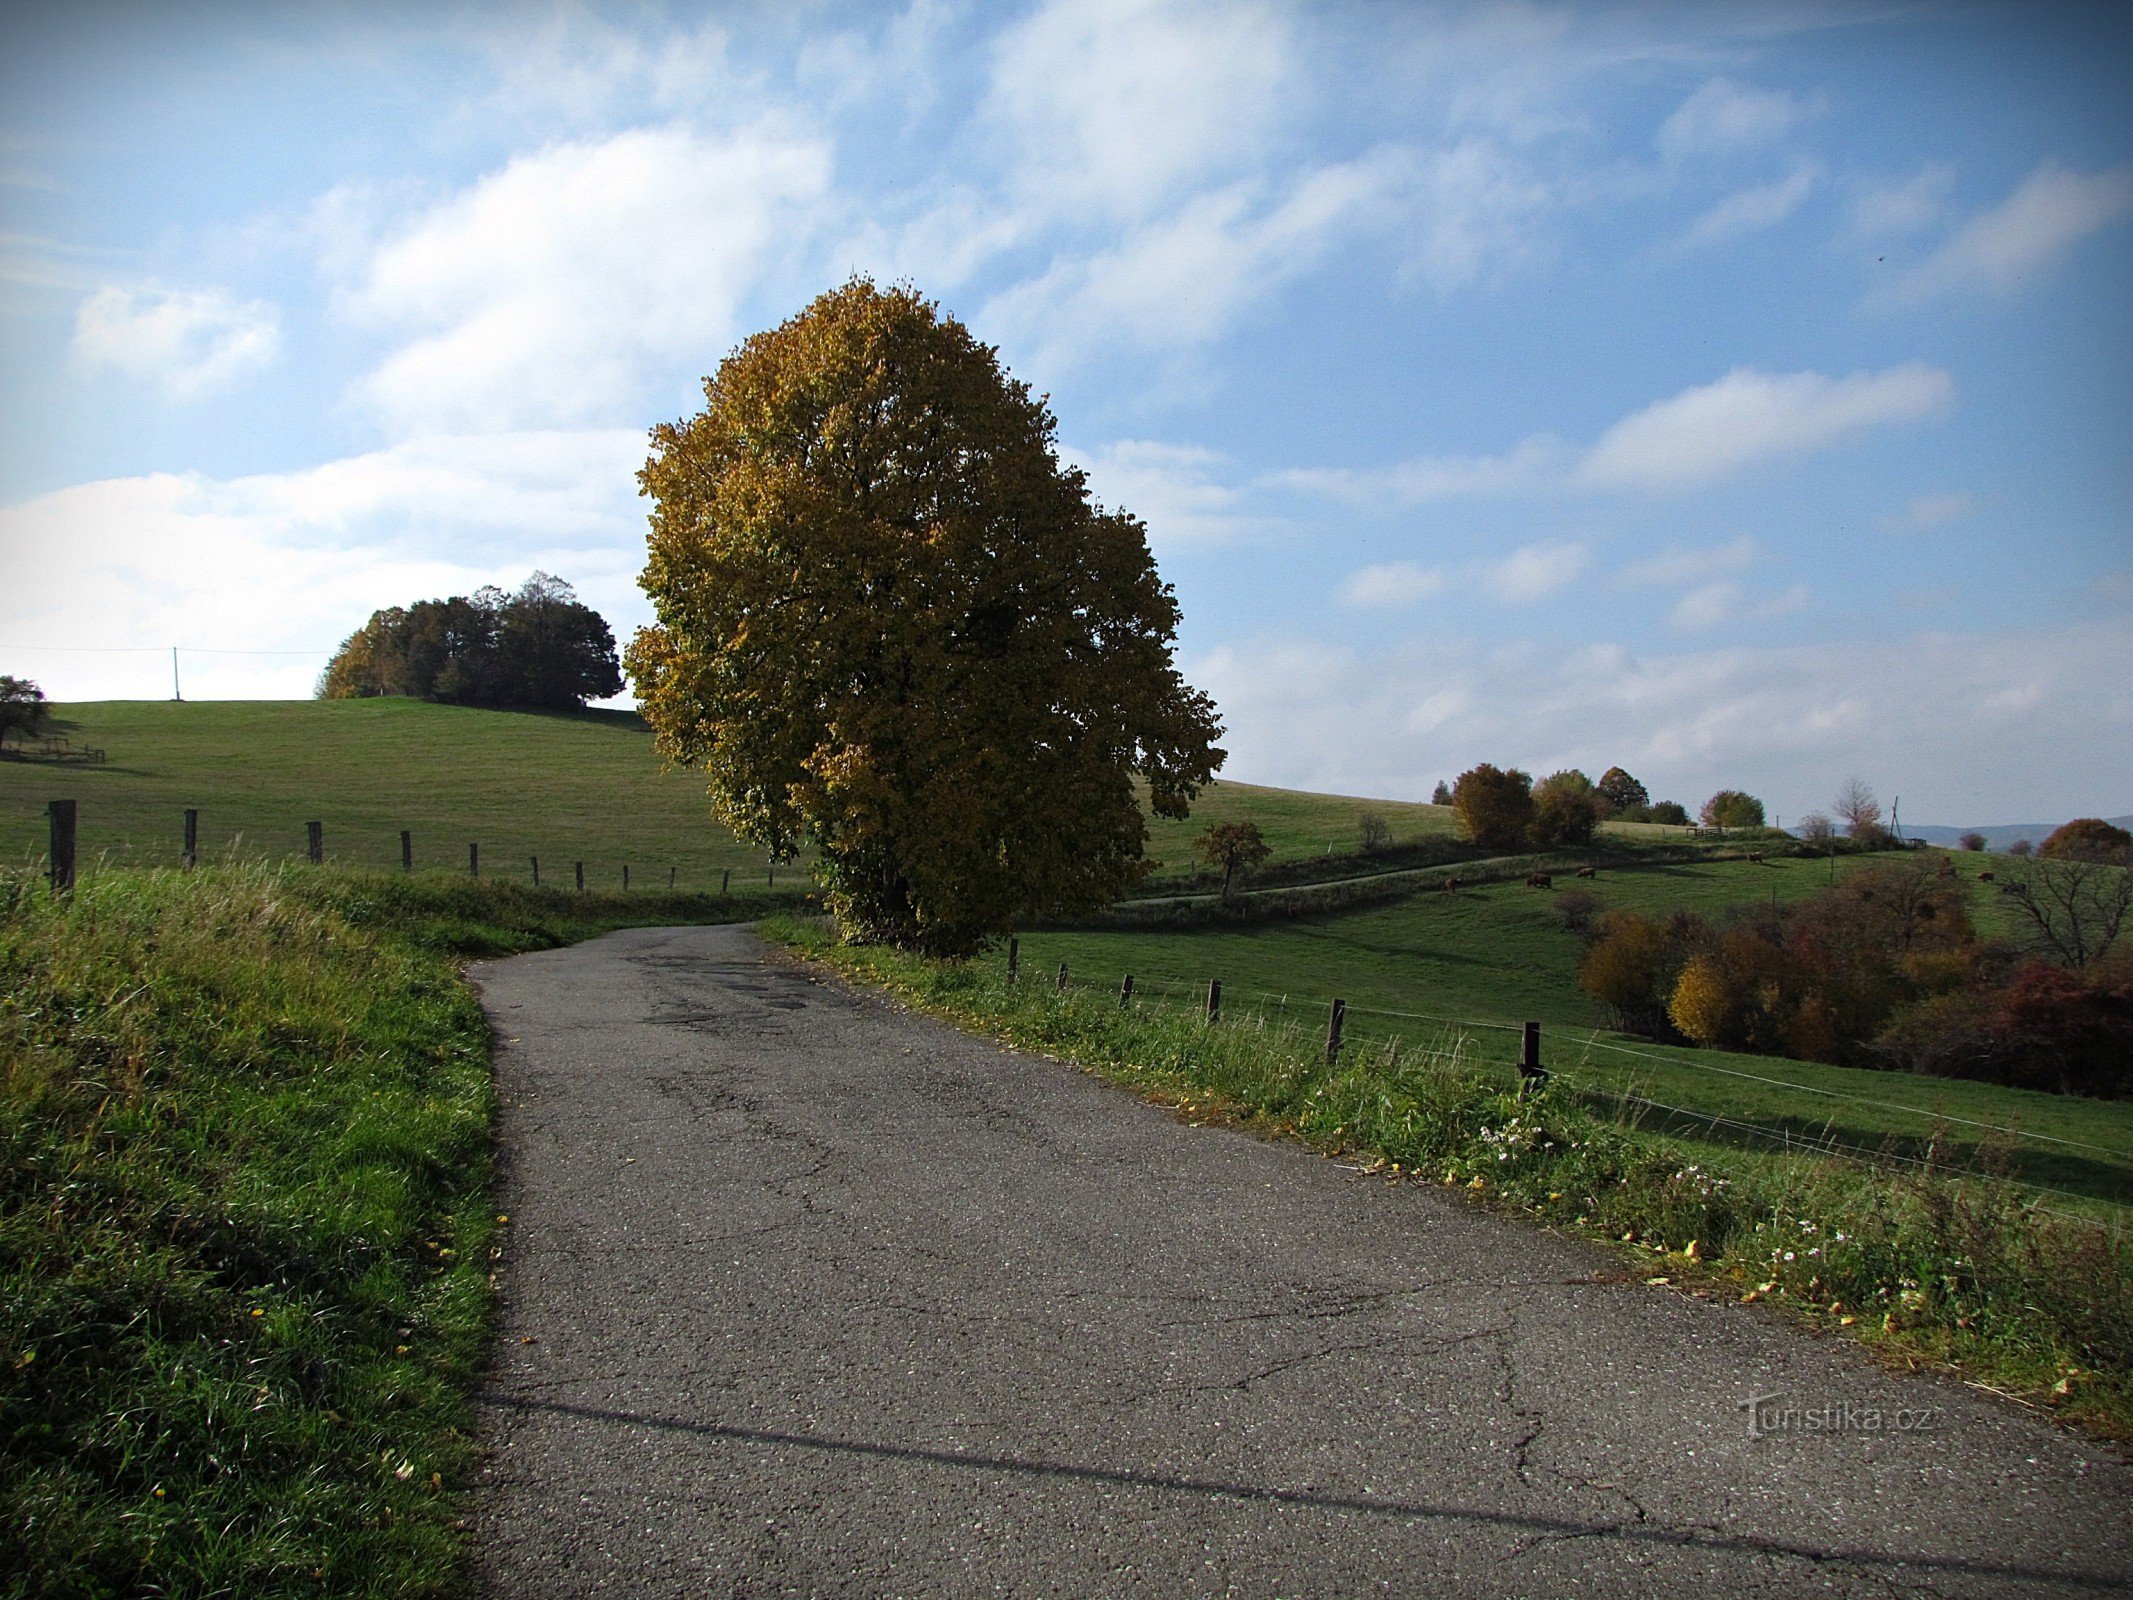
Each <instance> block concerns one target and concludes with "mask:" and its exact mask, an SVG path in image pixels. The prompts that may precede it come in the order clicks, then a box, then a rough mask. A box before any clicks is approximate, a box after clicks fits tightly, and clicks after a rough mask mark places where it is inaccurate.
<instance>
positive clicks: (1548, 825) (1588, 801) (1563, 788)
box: [1533, 767, 1601, 845]
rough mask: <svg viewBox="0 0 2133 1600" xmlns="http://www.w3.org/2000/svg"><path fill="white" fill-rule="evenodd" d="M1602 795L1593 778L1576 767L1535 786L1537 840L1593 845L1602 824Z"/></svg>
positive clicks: (1558, 843) (1534, 823)
mask: <svg viewBox="0 0 2133 1600" xmlns="http://www.w3.org/2000/svg"><path fill="white" fill-rule="evenodd" d="M1600 811H1601V798H1600V791H1599V790H1597V789H1595V788H1594V787H1593V784H1592V780H1591V779H1590V778H1588V777H1586V776H1585V774H1584V773H1582V772H1580V771H1578V769H1577V768H1575V767H1572V768H1571V769H1570V770H1569V771H1567V772H1551V773H1550V774H1549V775H1548V776H1547V777H1545V778H1543V779H1541V781H1540V782H1539V783H1536V784H1535V785H1534V786H1533V842H1534V843H1535V844H1538V845H1566V844H1590V843H1591V842H1592V835H1593V831H1594V830H1595V829H1596V828H1598V827H1599V825H1600Z"/></svg>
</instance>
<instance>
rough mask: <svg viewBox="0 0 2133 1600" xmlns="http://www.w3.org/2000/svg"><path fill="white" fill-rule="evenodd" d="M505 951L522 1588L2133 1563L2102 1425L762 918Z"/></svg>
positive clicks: (513, 1519) (2122, 1481) (504, 1534)
mask: <svg viewBox="0 0 2133 1600" xmlns="http://www.w3.org/2000/svg"><path fill="white" fill-rule="evenodd" d="M475 977H476V980H477V981H478V983H479V984H480V986H481V989H482V993H483V997H484V1000H485V1002H486V1003H487V1005H488V1007H489V1010H490V1014H491V1016H492V1017H493V1018H494V1020H495V1023H496V1026H497V1029H498V1031H499V1034H500V1036H501V1039H500V1043H499V1046H498V1056H497V1074H498V1087H499V1092H500V1095H501V1098H502V1101H503V1108H504V1109H503V1116H502V1126H501V1134H502V1140H503V1148H504V1152H505V1158H506V1167H505V1177H504V1194H505V1197H506V1198H505V1205H506V1209H507V1210H508V1211H509V1212H510V1213H511V1215H512V1219H513V1220H512V1224H511V1228H510V1230H509V1248H508V1253H507V1257H506V1263H505V1269H504V1273H503V1279H502V1282H503V1312H502V1330H501V1334H500V1339H499V1346H498V1348H499V1355H498V1359H497V1363H496V1369H495V1372H494V1374H493V1377H492V1379H491V1383H490V1387H489V1389H488V1392H487V1393H486V1395H485V1397H484V1401H483V1412H484V1425H485V1427H486V1429H487V1432H488V1436H489V1441H490V1444H491V1446H492V1447H493V1452H494V1454H493V1465H492V1469H491V1472H490V1474H489V1476H488V1478H487V1480H486V1482H485V1484H484V1486H483V1488H482V1489H481V1491H480V1492H479V1495H478V1497H477V1506H478V1514H477V1529H478V1533H479V1536H480V1538H481V1539H482V1541H483V1548H484V1552H485V1560H486V1563H487V1567H488V1572H489V1576H490V1578H491V1581H492V1584H493V1588H494V1592H495V1593H496V1594H497V1595H498V1596H502V1597H533V1596H549V1595H553V1596H559V1597H560V1596H570V1597H579V1596H586V1595H594V1594H616V1595H631V1596H666V1595H674V1596H683V1595H686V1596H690V1597H700V1596H728V1595H732V1596H741V1595H748V1596H768V1595H852V1596H861V1595H864V1596H877V1595H879V1596H887V1595H902V1596H936V1595H937V1596H957V1597H963V1596H973V1595H995V1594H997V1595H1060V1596H1067V1595H1089V1596H1123V1595H1146V1596H1164V1597H1169V1596H1184V1595H1230V1594H1235V1595H1249V1596H1291V1597H1296V1596H1319V1595H1323V1596H1360V1595H1368V1594H1380V1593H1382V1594H1398V1595H1429V1596H1456V1595H1526V1596H1543V1595H1568V1594H1579V1595H1621V1596H1636V1597H1639V1600H1650V1597H1653V1596H1661V1595H1701V1594H1714V1595H1715V1594H1726V1595H1760V1594H1771V1595H1779V1594H1784V1595H1791V1594H1801V1593H1806V1592H1813V1593H1816V1594H1840V1595H1850V1594H1859V1595H1876V1596H1879V1595H1887V1594H1891V1593H1895V1594H1920V1595H2039V1594H2093V1593H2107V1592H2124V1591H2126V1590H2127V1589H2128V1588H2129V1587H2133V1584H2129V1583H2128V1574H2129V1572H2133V1517H2129V1516H2128V1511H2129V1508H2133V1501H2129V1495H2128V1488H2129V1477H2133V1474H2129V1470H2128V1468H2127V1467H2126V1466H2125V1465H2124V1464H2123V1462H2122V1461H2121V1460H2120V1459H2119V1458H2118V1457H2116V1456H2115V1455H2114V1454H2113V1453H2112V1452H2110V1451H2108V1450H2104V1449H2101V1448H2099V1447H2096V1446H2093V1445H2087V1444H2084V1443H2083V1442H2081V1441H2079V1440H2076V1439H2073V1438H2070V1437H2068V1436H2066V1435H2064V1434H2061V1433H2059V1432H2058V1431H2056V1430H2055V1429H2053V1428H2052V1427H2051V1426H2050V1425H2049V1424H2047V1423H2045V1422H2043V1421H2041V1420H2038V1419H2035V1418H2032V1417H2030V1416H2028V1415H2026V1414H2024V1413H2022V1412H2020V1411H2019V1410H2017V1409H2015V1408H2013V1407H2011V1406H2008V1405H2005V1404H2002V1403H2000V1402H1998V1401H1994V1400H1991V1399H1988V1398H1986V1397H1983V1396H1978V1395H1975V1394H1972V1393H1970V1392H1969V1391H1966V1390H1964V1389H1962V1388H1960V1387H1959V1386H1955V1385H1951V1384H1948V1383H1944V1382H1940V1381H1936V1380H1927V1379H1899V1378H1894V1377H1891V1376H1888V1375H1886V1374H1883V1373H1881V1372H1879V1371H1877V1370H1876V1369H1875V1368H1873V1367H1872V1366H1871V1365H1870V1364H1869V1363H1868V1362H1867V1361H1866V1360H1865V1359H1864V1358H1863V1357H1862V1356H1861V1355H1860V1354H1859V1353H1858V1352H1856V1351H1854V1350H1852V1349H1850V1348H1848V1347H1846V1346H1843V1345H1841V1344H1838V1343H1835V1342H1833V1341H1827V1340H1820V1339H1816V1338H1812V1337H1809V1336H1807V1335H1805V1334H1803V1333H1800V1332H1799V1331H1797V1330H1794V1329H1791V1328H1788V1327H1785V1326H1783V1325H1781V1324H1779V1323H1778V1322H1776V1321H1775V1320H1774V1319H1772V1318H1770V1317H1768V1316H1766V1315H1764V1314H1762V1313H1761V1312H1760V1310H1759V1309H1757V1308H1748V1307H1741V1306H1735V1305H1727V1306H1721V1305H1715V1304H1710V1303H1705V1302H1699V1301H1696V1300H1691V1299H1687V1298H1684V1297H1682V1296H1679V1295H1676V1294H1674V1293H1671V1292H1668V1291H1665V1290H1662V1289H1655V1288H1650V1287H1647V1286H1645V1285H1644V1284H1642V1283H1641V1282H1632V1283H1622V1282H1615V1281H1605V1279H1606V1274H1605V1273H1604V1272H1603V1270H1602V1269H1603V1268H1604V1266H1605V1263H1603V1262H1602V1261H1601V1260H1600V1259H1598V1258H1597V1257H1596V1256H1595V1255H1594V1254H1592V1253H1591V1252H1589V1251H1587V1250H1584V1249H1582V1248H1579V1247H1576V1246H1574V1245H1572V1244H1569V1243H1565V1242H1563V1241H1560V1240H1557V1239H1554V1238H1551V1237H1550V1236H1548V1235H1546V1234H1544V1233H1542V1232H1539V1231H1537V1230H1535V1229H1531V1228H1527V1227H1523V1226H1520V1225H1518V1224H1515V1223H1512V1222H1509V1221H1505V1220H1500V1219H1497V1218H1493V1217H1489V1216H1485V1215H1481V1214H1478V1213H1475V1212H1473V1211H1471V1210H1470V1209H1468V1208H1466V1207H1464V1206H1462V1205H1461V1204H1459V1203H1458V1202H1457V1201H1455V1200H1453V1199H1451V1198H1449V1197H1447V1196H1445V1195H1444V1194H1442V1193H1440V1192H1437V1191H1434V1190H1430V1189H1424V1188H1416V1187H1412V1186H1399V1187H1395V1186H1389V1185H1387V1184H1386V1183H1384V1182H1383V1181H1381V1180H1378V1179H1374V1178H1369V1177H1365V1176H1363V1175H1361V1174H1358V1173H1356V1172H1353V1171H1350V1170H1348V1169H1346V1168H1344V1167H1342V1166H1340V1165H1337V1164H1335V1163H1332V1162H1327V1161H1323V1160H1319V1159H1316V1158H1314V1157H1312V1156H1310V1155H1309V1154H1307V1153H1305V1152H1304V1151H1302V1150H1300V1149H1297V1148H1294V1147H1290V1146H1283V1145H1277V1144H1267V1143H1261V1142H1258V1141H1256V1140H1253V1139H1250V1138H1247V1137H1244V1136H1242V1135H1238V1134H1235V1133H1231V1132H1227V1131H1223V1130H1219V1129H1212V1128H1194V1127H1190V1126H1187V1125H1185V1124H1183V1123H1181V1122H1179V1121H1178V1120H1177V1119H1176V1118H1175V1117H1174V1116H1172V1115H1171V1114H1169V1113H1168V1112H1165V1111H1163V1110H1160V1109H1158V1108H1155V1107H1152V1106H1149V1105H1146V1104H1143V1103H1142V1102H1140V1101H1137V1100H1135V1099H1133V1098H1132V1097H1130V1096H1129V1095H1126V1094H1124V1093H1121V1092H1119V1091H1117V1090H1115V1089H1112V1088H1109V1087H1107V1086H1106V1085H1104V1084H1102V1083H1100V1082H1098V1081H1097V1080H1095V1079H1093V1078H1090V1077H1088V1076H1086V1075H1084V1074H1082V1073H1080V1072H1077V1071H1075V1070H1074V1069H1072V1068H1070V1067H1067V1066H1063V1065H1060V1064H1058V1063H1055V1062H1052V1061H1048V1060H1045V1059H1042V1058H1038V1057H1032V1056H1028V1055H1021V1054H1015V1053H1012V1052H1008V1051H1004V1050H1001V1049H998V1048H996V1047H994V1046H991V1045H987V1044H983V1043H980V1042H977V1041H974V1040H971V1039H969V1038H966V1037H964V1036H962V1035H960V1034H957V1033H955V1032H953V1031H951V1030H949V1029H947V1028H945V1027H942V1026H940V1025H938V1024H936V1023H934V1022H931V1021H929V1020H926V1019H924V1018H920V1017H915V1016H911V1015H907V1014H904V1013H902V1012H899V1011H897V1010H895V1009H893V1008H892V1007H890V1006H889V1005H887V1004H885V1003H884V1002H882V1001H880V1000H878V999H876V998H874V997H871V996H866V995H860V994H854V993H852V992H849V991H847V990H845V989H843V988H841V987H839V986H837V985H836V984H834V983H831V982H827V981H823V980H821V979H819V978H818V977H817V976H815V975H812V974H810V973H809V972H807V971H805V970H802V969H800V968H798V967H795V966H793V965H790V964H788V963H786V962H784V961H782V960H781V959H779V958H776V957H773V956H771V955H770V954H768V953H767V952H766V951H765V950H764V949H763V947H762V946H760V945H759V944H758V943H757V942H756V941H755V940H754V939H753V938H752V937H751V936H750V935H749V934H748V933H746V932H745V931H744V930H741V929H738V928H681V929H640V930H635V931H631V932H626V933H618V934H612V935H610V936H608V937H606V938H603V939H598V940H595V941H593V942H591V943H589V944H583V945H579V946H576V947H575V948H572V949H567V950H557V951H549V952H544V953H541V954H537V955H529V956H521V957H517V958H515V959H513V960H509V961H502V962H495V963H490V964H486V965H484V966H481V967H479V968H477V969H476V970H475ZM1759 1396H1760V1397H1769V1398H1766V1400H1765V1404H1764V1406H1763V1408H1762V1411H1761V1413H1760V1415H1761V1416H1762V1418H1763V1420H1765V1421H1766V1422H1769V1423H1771V1424H1773V1426H1771V1427H1768V1428H1762V1429H1758V1430H1756V1431H1757V1432H1759V1434H1760V1436H1759V1437H1751V1429H1750V1426H1749V1414H1748V1412H1747V1410H1746V1409H1744V1403H1745V1402H1748V1401H1750V1400H1751V1399H1753V1398H1755V1397H1759ZM1921 1421H1922V1423H1923V1425H1922V1426H1921V1425H1920V1423H1921ZM1899 1423H1905V1424H1909V1426H1906V1427H1902V1428H1899V1426H1898V1424H1899Z"/></svg>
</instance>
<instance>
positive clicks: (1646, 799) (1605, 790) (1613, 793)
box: [1593, 767, 1652, 816]
mask: <svg viewBox="0 0 2133 1600" xmlns="http://www.w3.org/2000/svg"><path fill="white" fill-rule="evenodd" d="M1593 787H1594V788H1596V789H1598V790H1599V792H1600V798H1601V799H1602V800H1604V801H1606V802H1607V806H1608V809H1609V811H1610V812H1611V813H1612V814H1614V815H1617V816H1620V815H1622V814H1623V813H1625V812H1630V811H1641V810H1643V809H1644V808H1645V807H1647V806H1649V805H1650V804H1651V803H1652V796H1651V791H1650V790H1649V789H1647V788H1645V787H1644V785H1643V784H1641V783H1639V782H1638V781H1637V780H1636V779H1635V778H1633V777H1631V776H1630V775H1629V774H1628V773H1627V772H1624V771H1623V770H1622V769H1621V768H1620V767H1609V768H1608V769H1607V770H1606V771H1605V772H1603V773H1601V774H1600V781H1599V782H1598V783H1597V784H1595V785H1593Z"/></svg>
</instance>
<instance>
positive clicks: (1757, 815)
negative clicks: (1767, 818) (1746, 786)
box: [1702, 789, 1763, 828]
mask: <svg viewBox="0 0 2133 1600" xmlns="http://www.w3.org/2000/svg"><path fill="white" fill-rule="evenodd" d="M1702 816H1703V825H1704V826H1705V827H1706V828H1760V827H1761V826H1762V825H1763V803H1762V801H1760V800H1758V799H1756V798H1755V796H1754V795H1752V794H1747V793H1744V792H1743V791H1741V790H1739V789H1721V790H1719V791H1718V793H1716V794H1714V795H1713V796H1711V798H1710V799H1708V800H1706V801H1705V802H1704V803H1703V813H1702Z"/></svg>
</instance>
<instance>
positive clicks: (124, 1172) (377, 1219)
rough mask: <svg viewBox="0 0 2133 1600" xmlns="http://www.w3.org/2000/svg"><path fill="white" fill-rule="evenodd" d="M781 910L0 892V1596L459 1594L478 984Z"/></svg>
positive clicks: (454, 881) (463, 1556) (256, 886)
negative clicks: (555, 958) (508, 961)
mask: <svg viewBox="0 0 2133 1600" xmlns="http://www.w3.org/2000/svg"><path fill="white" fill-rule="evenodd" d="M768 908H769V902H768V901H767V900H764V899H761V898H758V899H753V900H745V901H739V902H735V901H723V902H722V901H719V900H716V899H714V898H711V897H706V896H702V895H689V896H668V895H664V894H646V895H631V896H628V897H625V896H623V895H620V894H613V893H609V894H587V895H582V896H581V895H576V894H570V893H564V892H559V891H555V890H540V891H535V890H531V889H527V888H524V887H519V886H512V885H503V884H498V883H495V882H493V881H484V882H479V883H477V882H474V881H472V880H470V879H468V878H465V877H463V876H457V875H448V874H428V873H424V874H416V875H413V876H411V877H402V876H401V875H400V874H398V873H390V874H379V873H370V874H363V873H353V872H346V871H336V870H332V869H328V870H324V871H319V870H314V869H311V868H308V867H298V866H283V867H269V866H264V865H258V864H255V865H251V866H246V867H237V868H219V869H203V870H201V871H199V872H194V873H182V872H173V871H161V872H154V871H132V872H104V873H99V874H96V875H94V876H92V877H90V878H88V879H86V880H84V882H83V884H82V886H81V889H80V891H79V892H78V893H77V894H76V895H75V896H74V897H73V898H72V899H71V900H54V899H53V898H52V897H51V896H49V895H48V894H46V893H45V892H44V890H43V886H42V885H41V884H37V883H35V882H34V881H33V880H27V879H26V878H25V877H24V876H23V875H21V874H15V875H6V874H0V1305H4V1306H5V1307H6V1314H5V1316H4V1317H0V1593H4V1594H10V1595H38V1596H61V1595H64V1596H77V1595H78V1596H95V1595H126V1594H142V1595H150V1594H153V1595H198V1596H208V1595H259V1596H267V1595H276V1596H279V1595H388V1594H391V1595H431V1594H435V1595H452V1594H462V1593H465V1592H466V1588H467V1580H468V1577H469V1573H468V1571H467V1567H468V1562H467V1551H466V1548H465V1542H464V1539H463V1536H462V1533H461V1528H462V1526H463V1524H462V1523H461V1521H460V1518H461V1516H462V1514H463V1508H462V1506H461V1504H460V1501H459V1499H458V1496H457V1493H456V1491H457V1490H459V1489H461V1488H463V1487H465V1485H466V1482H467V1479H468V1476H469V1473H470V1470H471V1467H472V1464H473V1461H474V1446H473V1443H472V1440H471V1438H470V1436H469V1422H470V1412H469V1404H468V1395H469V1391H470V1389H471V1387H472V1384H473V1382H474V1380H475V1377H476V1375H477V1374H478V1372H479V1371H480V1368H481V1364H482V1362H483V1361H484V1359H485V1355H486V1341H487V1332H488V1305H489V1288H488V1283H489V1272H490V1270H491V1262H492V1253H493V1252H494V1251H496V1250H497V1249H499V1248H500V1247H501V1246H502V1245H503V1243H504V1241H505V1239H506V1238H507V1237H508V1235H507V1231H506V1230H505V1229H504V1228H503V1227H501V1226H500V1225H502V1224H503V1223H504V1222H505V1219H504V1218H502V1217H500V1216H497V1215H496V1214H495V1212H494V1210H493V1205H492V1202H491V1197H490V1188H489V1172H490V1167H489V1162H490V1155H489V1138H490V1132H489V1128H490V1110H491V1091H490V1085H489V1064H488V1046H489V1030H488V1024H487V1021H486V1019H485V1018H484V1017H483V1015H482V1012H481V1008H480V1006H479V1005H478V1004H477V1003H476V1002H475V999H474V996H473V995H472V994H471V993H470V992H469V990H468V989H467V987H466V985H465V984H464V983H463V982H461V981H460V979H459V977H458V974H457V972H456V970H455V963H454V957H456V956H459V955H465V954H476V953H481V954H488V953H501V952H504V951H509V950H516V949H530V948H535V947H540V946H546V945H553V944H558V943H562V942H566V941H568V940H571V939H577V938H583V937H586V936H588V935H590V934H593V933H597V932H599V931H601V930H602V929H604V928H607V927H612V926H620V925H624V924H627V923H631V922H645V921H652V922H686V921H712V920H720V919H722V918H727V917H731V916H735V915H746V916H756V915H761V914H762V912H763V911H764V910H766V909H768Z"/></svg>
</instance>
